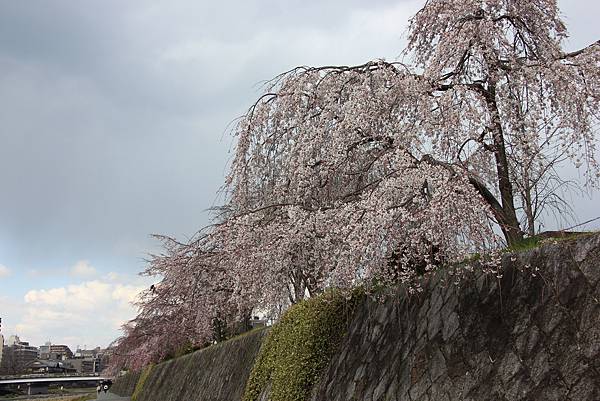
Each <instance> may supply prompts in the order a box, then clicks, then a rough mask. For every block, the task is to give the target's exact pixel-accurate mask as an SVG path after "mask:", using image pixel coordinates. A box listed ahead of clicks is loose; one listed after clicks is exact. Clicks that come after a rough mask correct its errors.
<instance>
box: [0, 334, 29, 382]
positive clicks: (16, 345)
mask: <svg viewBox="0 0 600 401" xmlns="http://www.w3.org/2000/svg"><path fill="white" fill-rule="evenodd" d="M8 344H9V345H5V346H4V347H3V350H2V361H1V362H0V372H2V373H3V374H19V373H24V372H25V371H26V369H27V366H28V365H29V364H30V363H32V362H33V361H35V360H36V359H37V356H38V349H37V348H36V347H33V346H31V345H29V343H28V342H26V341H21V340H20V339H19V337H17V336H10V337H9V342H8Z"/></svg>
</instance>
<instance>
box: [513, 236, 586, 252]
mask: <svg viewBox="0 0 600 401" xmlns="http://www.w3.org/2000/svg"><path fill="white" fill-rule="evenodd" d="M594 234H595V232H567V231H547V232H544V233H541V234H539V235H535V236H533V237H527V238H524V239H523V240H521V241H519V242H517V243H515V244H513V245H511V246H509V247H508V248H506V250H507V252H522V251H528V250H531V249H535V248H537V247H539V246H541V245H543V244H544V243H546V242H547V241H571V240H576V239H579V238H582V237H587V236H590V235H594Z"/></svg>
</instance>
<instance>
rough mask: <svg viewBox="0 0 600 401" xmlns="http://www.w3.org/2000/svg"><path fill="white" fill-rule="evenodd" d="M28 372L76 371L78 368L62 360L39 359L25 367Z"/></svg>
mask: <svg viewBox="0 0 600 401" xmlns="http://www.w3.org/2000/svg"><path fill="white" fill-rule="evenodd" d="M25 370H26V371H27V373H46V374H47V373H76V370H75V369H73V368H72V367H70V366H67V365H66V364H64V363H63V362H61V361H47V360H39V359H36V360H35V361H33V362H31V363H30V364H29V365H27V366H26V367H25Z"/></svg>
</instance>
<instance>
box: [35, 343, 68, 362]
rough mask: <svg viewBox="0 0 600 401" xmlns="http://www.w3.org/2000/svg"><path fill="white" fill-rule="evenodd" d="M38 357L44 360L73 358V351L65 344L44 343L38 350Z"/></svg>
mask: <svg viewBox="0 0 600 401" xmlns="http://www.w3.org/2000/svg"><path fill="white" fill-rule="evenodd" d="M39 357H40V359H44V360H58V361H60V360H64V359H71V358H73V351H71V349H70V348H69V347H68V346H67V345H59V344H50V343H46V345H44V346H43V351H42V350H40V356H39Z"/></svg>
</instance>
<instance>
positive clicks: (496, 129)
mask: <svg viewBox="0 0 600 401" xmlns="http://www.w3.org/2000/svg"><path fill="white" fill-rule="evenodd" d="M485 99H486V102H487V105H488V109H489V112H490V115H491V117H492V127H491V131H492V139H493V142H494V158H495V159H496V172H497V174H498V189H499V191H500V200H501V202H502V211H503V215H504V222H501V223H500V224H502V226H501V229H502V232H503V233H504V237H505V238H506V242H508V245H514V244H515V243H517V242H519V241H521V240H522V239H523V232H522V231H521V227H520V225H519V219H518V218H517V212H516V210H515V201H514V196H513V188H512V183H511V182H510V175H509V170H508V159H507V157H506V145H505V143H504V133H503V129H502V124H501V122H500V114H499V111H498V105H497V103H496V84H495V82H494V81H493V80H490V82H489V86H488V89H487V91H486V92H485Z"/></svg>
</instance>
